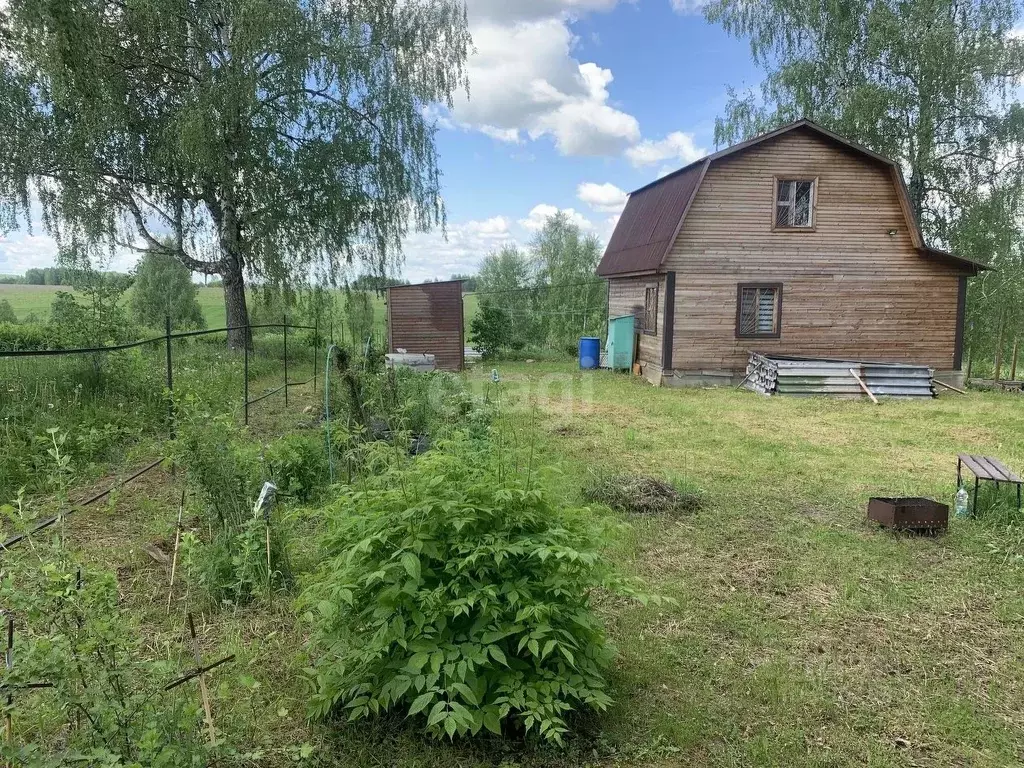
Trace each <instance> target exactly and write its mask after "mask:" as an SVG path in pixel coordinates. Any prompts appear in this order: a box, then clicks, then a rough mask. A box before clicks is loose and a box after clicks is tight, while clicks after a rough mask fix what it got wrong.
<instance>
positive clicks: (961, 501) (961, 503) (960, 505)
mask: <svg viewBox="0 0 1024 768" xmlns="http://www.w3.org/2000/svg"><path fill="white" fill-rule="evenodd" d="M969 498H970V497H969V496H968V494H967V490H966V489H965V488H964V487H963V486H960V490H959V491H957V492H956V502H955V503H954V505H953V510H954V513H955V514H956V516H957V517H958V518H961V519H963V518H965V517H967V501H968V499H969Z"/></svg>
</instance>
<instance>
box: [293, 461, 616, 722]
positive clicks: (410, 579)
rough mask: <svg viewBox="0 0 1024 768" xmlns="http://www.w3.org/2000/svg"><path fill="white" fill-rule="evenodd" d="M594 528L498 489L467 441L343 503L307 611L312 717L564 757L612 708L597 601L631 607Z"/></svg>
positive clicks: (382, 477)
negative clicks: (585, 715) (396, 720)
mask: <svg viewBox="0 0 1024 768" xmlns="http://www.w3.org/2000/svg"><path fill="white" fill-rule="evenodd" d="M525 484H526V485H527V486H528V485H529V483H528V481H527V482H526V483H525ZM588 519H589V517H588V514H587V513H586V512H583V511H580V510H572V509H564V508H562V507H559V506H558V505H556V504H555V503H553V502H552V500H551V499H550V498H549V497H548V496H547V495H546V494H545V493H544V492H542V491H541V490H539V489H536V488H529V487H525V488H524V487H523V478H522V477H521V476H520V477H513V479H512V480H509V479H507V477H506V479H505V480H504V481H501V480H499V475H498V473H497V472H496V470H495V465H494V457H493V456H492V455H491V454H489V453H487V452H484V453H483V454H481V453H480V452H479V445H474V446H473V447H472V448H471V446H470V445H469V444H468V443H465V442H463V441H455V442H450V443H447V444H445V445H443V446H440V447H439V450H437V451H434V452H431V453H428V454H426V455H424V456H422V457H419V458H416V459H413V460H402V461H399V460H397V459H396V461H395V462H393V463H392V466H391V468H390V469H388V470H386V471H383V472H380V473H379V474H377V475H376V476H374V477H371V478H370V479H369V481H368V487H366V488H360V489H351V490H349V491H347V492H346V493H345V494H344V495H343V496H342V497H341V498H340V499H339V500H338V502H337V503H336V504H335V505H334V506H333V507H331V508H330V510H329V511H328V532H327V534H326V537H325V541H324V545H325V549H326V551H327V554H328V556H329V559H327V560H326V561H325V562H324V563H323V564H322V566H321V568H320V569H319V571H318V573H317V575H316V577H315V579H314V581H313V583H312V584H311V585H310V586H309V587H308V588H307V590H306V591H305V593H304V594H303V597H302V601H301V602H302V605H303V606H304V608H305V609H306V612H305V615H306V618H307V620H308V621H309V622H311V624H312V626H313V640H314V648H316V649H317V653H318V655H319V659H318V661H316V664H315V671H316V686H317V693H316V694H315V695H314V696H313V698H312V700H311V704H310V709H311V714H312V715H313V716H315V717H318V718H324V717H327V716H328V715H330V714H332V713H335V712H337V711H338V710H347V711H348V713H349V717H350V719H353V720H355V719H360V718H366V717H369V716H371V715H376V714H379V713H382V712H385V711H389V710H399V711H405V712H408V714H409V715H410V716H416V717H417V718H418V719H419V721H420V722H421V723H423V725H424V726H425V727H426V730H427V732H428V733H429V734H431V735H433V736H435V737H443V736H444V735H448V736H449V737H454V736H456V735H458V736H465V735H467V734H476V733H478V732H479V731H480V730H481V729H482V728H486V729H488V730H490V731H492V732H494V733H500V732H502V731H503V730H507V731H512V730H519V731H521V732H525V733H528V734H529V733H532V734H536V735H539V736H541V737H543V738H544V739H546V740H551V741H556V742H561V740H562V737H563V734H565V733H566V731H567V724H566V717H567V716H568V714H569V713H570V712H572V711H574V710H579V709H592V710H603V709H605V708H606V707H607V706H608V705H609V703H610V701H611V699H610V697H609V695H608V693H607V690H606V688H607V684H606V681H605V678H604V670H605V668H606V667H607V666H608V664H609V662H610V660H611V658H612V656H613V649H612V647H611V646H610V645H609V644H608V642H607V641H606V639H605V635H604V632H603V629H602V625H601V622H600V621H599V620H598V618H597V617H596V616H595V614H594V611H593V607H592V597H591V596H592V594H593V591H594V590H595V589H597V588H600V587H604V588H609V589H614V590H616V591H619V592H620V593H624V594H629V595H634V594H635V593H633V591H632V590H631V589H630V588H629V587H628V586H627V585H625V584H624V583H623V582H622V581H621V580H620V579H618V578H617V577H616V576H615V575H614V573H613V572H612V571H611V569H610V567H609V566H608V564H607V563H606V562H605V561H604V560H603V559H602V557H601V555H600V554H599V552H598V545H599V544H600V537H599V534H598V531H596V530H595V529H594V528H592V527H591V525H590V524H588V523H587V522H586V521H587V520H588Z"/></svg>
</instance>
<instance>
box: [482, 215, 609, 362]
mask: <svg viewBox="0 0 1024 768" xmlns="http://www.w3.org/2000/svg"><path fill="white" fill-rule="evenodd" d="M602 253H603V246H602V244H601V241H600V240H599V239H598V237H597V236H596V235H594V234H590V233H584V232H582V231H581V230H580V227H579V226H578V225H577V224H575V223H573V222H572V221H571V220H570V219H569V218H568V216H566V215H565V214H564V213H558V214H556V215H555V216H552V217H551V218H549V219H548V220H547V222H546V224H545V225H544V228H543V229H542V230H541V231H540V232H539V233H538V234H537V235H536V237H534V239H533V241H532V242H531V243H530V244H529V246H528V247H527V248H526V249H521V248H520V247H519V246H517V245H506V246H503V247H502V248H500V249H499V250H497V251H495V252H494V253H491V254H489V255H488V256H487V257H486V258H485V259H484V260H483V262H482V263H481V265H480V272H479V274H478V275H477V278H476V281H475V282H476V291H475V293H476V294H477V295H478V297H479V301H480V303H479V312H478V314H477V316H476V317H475V318H474V320H473V322H472V324H471V333H470V340H471V342H472V343H473V344H474V346H475V347H476V348H477V349H479V350H480V351H482V352H483V353H484V354H485V355H488V356H490V355H495V354H500V353H502V352H505V351H509V350H511V351H520V350H530V349H551V350H556V351H559V352H564V353H567V354H575V352H576V347H577V344H578V343H579V339H580V337H581V336H601V335H603V333H604V327H605V321H606V320H607V317H606V314H607V311H606V310H607V302H606V299H607V287H606V284H605V282H604V281H603V280H600V279H598V278H597V277H595V273H596V271H597V266H598V264H599V263H600V261H601V254H602Z"/></svg>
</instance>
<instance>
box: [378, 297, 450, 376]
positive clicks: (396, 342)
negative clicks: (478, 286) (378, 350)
mask: <svg viewBox="0 0 1024 768" xmlns="http://www.w3.org/2000/svg"><path fill="white" fill-rule="evenodd" d="M387 301H388V349H389V351H390V352H398V350H400V349H401V350H405V351H406V352H409V353H410V354H419V355H424V354H426V355H434V357H435V358H436V363H437V368H438V369H439V370H442V371H461V370H462V369H463V367H464V365H465V349H466V347H465V332H464V331H465V329H464V324H463V316H462V281H461V280H449V281H447V282H444V283H422V284H420V285H396V286H393V287H391V288H388V299H387Z"/></svg>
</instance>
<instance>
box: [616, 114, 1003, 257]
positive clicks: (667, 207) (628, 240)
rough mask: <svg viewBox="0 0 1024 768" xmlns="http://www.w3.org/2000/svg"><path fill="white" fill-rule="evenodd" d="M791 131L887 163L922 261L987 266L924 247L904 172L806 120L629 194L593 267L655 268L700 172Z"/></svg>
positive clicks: (678, 227)
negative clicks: (806, 132) (803, 131)
mask: <svg viewBox="0 0 1024 768" xmlns="http://www.w3.org/2000/svg"><path fill="white" fill-rule="evenodd" d="M795 130H808V131H811V132H813V133H815V134H817V135H819V136H821V137H823V138H825V139H826V140H828V141H831V142H833V143H835V144H838V145H840V146H842V147H843V148H845V149H847V150H849V151H851V152H854V153H856V154H858V155H860V156H862V157H864V158H865V159H867V160H869V161H871V162H875V163H878V164H880V165H882V166H884V167H886V168H887V169H888V170H889V172H890V174H891V175H892V178H893V183H894V184H895V185H896V192H897V195H898V197H899V200H900V206H901V207H902V209H903V214H904V216H905V217H906V220H907V226H908V227H909V228H910V233H911V238H912V240H913V242H914V245H915V247H916V248H917V250H918V252H919V253H920V254H921V256H923V257H924V258H926V259H930V260H932V261H936V262H938V263H940V264H944V265H946V266H948V267H950V268H952V269H957V270H960V271H966V272H970V273H972V274H977V273H978V272H980V271H981V270H984V269H989V267H988V266H987V265H986V264H982V263H981V262H977V261H974V260H973V259H966V258H964V257H962V256H956V255H954V254H951V253H947V252H945V251H941V250H938V249H935V248H929V247H928V246H926V245H925V242H924V236H923V235H922V234H921V227H920V224H919V223H918V221H917V218H916V216H914V213H913V209H912V207H911V204H910V196H909V194H908V193H907V185H906V182H905V181H904V179H903V172H902V170H900V167H899V166H898V165H896V163H894V162H893V161H892V160H890V159H889V158H887V157H884V156H882V155H880V154H878V153H877V152H873V151H871V150H870V149H868V148H867V147H863V146H861V145H860V144H857V143H855V142H852V141H849V140H848V139H844V138H843V137H842V136H840V135H838V134H836V133H833V132H832V131H830V130H828V129H827V128H823V127H822V126H820V125H818V124H817V123H814V122H812V121H810V120H806V119H804V120H797V121H796V122H793V123H789V124H788V125H784V126H782V127H781V128H778V129H776V130H774V131H769V132H768V133H764V134H762V135H760V136H755V137H754V138H752V139H748V140H747V141H743V142H740V143H739V144H734V145H733V146H731V147H726V148H725V149H722V150H720V151H718V152H715V153H714V154H712V155H708V156H707V157H705V158H702V159H700V160H697V161H695V162H693V163H690V164H689V165H686V166H684V167H682V168H680V169H679V170H678V171H674V172H672V173H670V174H668V175H666V176H662V177H661V178H660V179H658V180H656V181H653V182H651V183H650V184H647V185H646V186H643V187H640V188H639V189H637V190H635V191H634V192H632V193H631V194H630V196H629V200H628V201H627V202H626V207H625V209H624V210H623V211H622V216H621V217H620V218H619V222H618V224H617V225H616V227H615V231H614V232H613V233H612V237H611V240H609V242H608V247H607V249H605V253H604V257H603V258H602V259H601V263H600V265H599V266H598V268H597V274H598V275H600V276H601V277H613V276H614V277H624V276H627V275H631V274H645V273H648V274H649V273H652V272H657V271H658V270H659V269H660V268H661V265H662V262H664V260H665V257H666V256H667V255H668V252H669V250H670V249H671V248H672V244H673V243H674V242H675V240H676V237H678V235H679V232H680V231H681V230H682V228H683V223H684V221H685V220H686V214H687V213H688V212H689V210H690V205H691V204H692V203H693V200H694V198H695V197H696V196H697V190H698V189H700V185H701V182H702V181H703V180H704V175H705V174H706V173H707V169H708V168H709V167H710V166H711V164H712V163H714V162H717V161H719V160H721V159H723V158H725V157H729V156H730V155H734V154H738V153H740V152H744V151H746V150H748V149H750V148H752V147H755V146H757V145H758V144H761V143H763V142H765V141H770V140H771V139H774V138H776V137H778V136H781V135H782V134H785V133H789V132H790V131H795Z"/></svg>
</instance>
